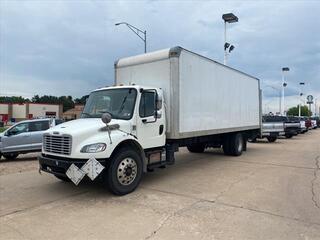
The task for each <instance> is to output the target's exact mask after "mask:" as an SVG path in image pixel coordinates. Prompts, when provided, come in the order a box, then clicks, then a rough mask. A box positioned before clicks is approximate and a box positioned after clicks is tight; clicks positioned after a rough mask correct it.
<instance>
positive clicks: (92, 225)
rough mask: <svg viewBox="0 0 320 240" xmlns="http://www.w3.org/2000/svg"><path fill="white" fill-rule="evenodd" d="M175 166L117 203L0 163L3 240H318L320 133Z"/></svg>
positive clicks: (26, 159)
mask: <svg viewBox="0 0 320 240" xmlns="http://www.w3.org/2000/svg"><path fill="white" fill-rule="evenodd" d="M176 159H177V161H176V164H175V165H174V166H169V167H167V168H166V169H159V170H156V171H155V172H152V173H147V174H145V176H144V177H143V180H142V183H141V185H140V187H139V188H138V189H137V190H136V191H135V192H133V193H131V194H129V195H126V196H123V197H117V196H113V195H112V194H110V193H109V192H108V191H107V190H106V189H104V187H103V186H102V185H101V184H99V183H92V182H90V181H84V182H82V183H81V184H80V185H79V186H75V185H73V184H72V183H64V182H62V181H60V180H58V179H56V178H54V177H53V176H51V175H49V174H46V173H42V175H40V174H39V173H38V165H37V161H36V160H35V155H25V156H21V157H20V158H19V160H18V161H12V162H7V161H6V162H3V161H1V162H0V239H4V240H7V239H77V240H79V239H80V240H81V239H170V240H172V239H193V240H194V239H237V240H239V239H246V240H248V239H255V240H256V239H282V240H283V239H290V240H293V239H306V240H307V239H308V240H309V239H317V240H319V239H320V169H319V165H320V130H313V131H309V132H308V133H306V134H304V135H299V136H297V137H293V138H292V139H280V140H278V141H277V142H275V143H267V142H266V141H260V142H258V143H252V144H249V145H248V150H247V152H245V153H244V154H243V155H242V156H240V157H229V156H224V155H223V153H222V151H221V150H219V149H212V150H207V151H206V152H205V153H202V154H195V153H192V154H191V153H189V152H188V151H187V150H186V149H182V150H181V151H180V152H179V153H178V154H177V155H176Z"/></svg>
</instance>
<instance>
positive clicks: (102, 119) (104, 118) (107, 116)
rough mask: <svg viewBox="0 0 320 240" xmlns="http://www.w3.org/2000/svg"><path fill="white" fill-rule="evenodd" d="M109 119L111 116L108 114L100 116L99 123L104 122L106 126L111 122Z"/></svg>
mask: <svg viewBox="0 0 320 240" xmlns="http://www.w3.org/2000/svg"><path fill="white" fill-rule="evenodd" d="M111 119H112V116H111V114H110V113H104V114H102V116H101V121H102V122H104V123H105V124H106V125H107V124H108V123H110V122H111Z"/></svg>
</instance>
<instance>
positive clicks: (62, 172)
mask: <svg viewBox="0 0 320 240" xmlns="http://www.w3.org/2000/svg"><path fill="white" fill-rule="evenodd" d="M38 160H39V166H40V170H41V171H44V172H47V173H51V174H53V175H57V176H63V177H66V172H67V170H68V168H69V167H70V166H71V164H74V165H76V166H77V167H78V168H81V167H82V166H83V165H84V164H85V163H86V162H87V161H88V159H72V158H61V157H55V156H51V155H43V154H41V155H40V156H39V157H38ZM97 160H98V161H99V162H100V163H101V164H102V165H103V166H106V162H107V160H106V159H97Z"/></svg>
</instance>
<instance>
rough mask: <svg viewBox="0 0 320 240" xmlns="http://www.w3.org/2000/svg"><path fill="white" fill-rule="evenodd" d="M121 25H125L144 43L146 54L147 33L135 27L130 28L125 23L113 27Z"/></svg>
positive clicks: (129, 25) (130, 26)
mask: <svg viewBox="0 0 320 240" xmlns="http://www.w3.org/2000/svg"><path fill="white" fill-rule="evenodd" d="M122 24H123V25H126V26H127V27H128V28H129V29H130V30H131V31H132V32H134V33H135V34H136V35H137V36H138V37H139V38H140V39H141V40H142V41H143V42H144V53H146V52H147V31H143V30H141V29H139V28H137V27H135V26H132V25H131V24H129V23H127V22H119V23H116V24H115V26H119V25H122ZM141 35H142V36H141Z"/></svg>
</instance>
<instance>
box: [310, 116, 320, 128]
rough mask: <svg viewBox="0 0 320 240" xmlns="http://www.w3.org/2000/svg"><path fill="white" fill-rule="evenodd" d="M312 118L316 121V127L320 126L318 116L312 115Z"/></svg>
mask: <svg viewBox="0 0 320 240" xmlns="http://www.w3.org/2000/svg"><path fill="white" fill-rule="evenodd" d="M312 119H313V120H315V121H316V124H317V128H318V127H320V117H313V118H312Z"/></svg>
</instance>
